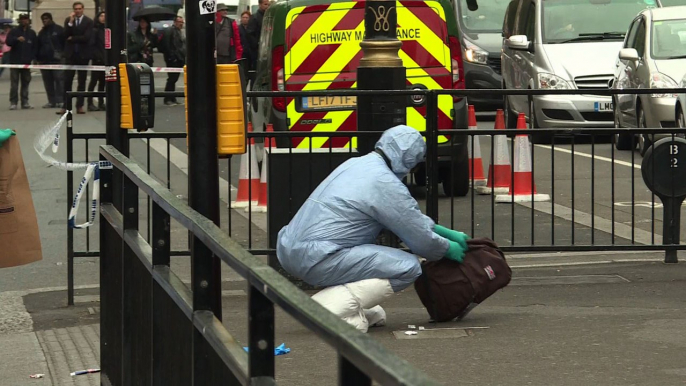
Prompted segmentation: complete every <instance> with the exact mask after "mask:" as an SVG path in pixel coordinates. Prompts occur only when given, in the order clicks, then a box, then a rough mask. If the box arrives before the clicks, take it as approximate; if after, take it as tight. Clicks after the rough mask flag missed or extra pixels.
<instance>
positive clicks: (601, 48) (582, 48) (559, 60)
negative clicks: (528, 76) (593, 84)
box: [543, 41, 622, 80]
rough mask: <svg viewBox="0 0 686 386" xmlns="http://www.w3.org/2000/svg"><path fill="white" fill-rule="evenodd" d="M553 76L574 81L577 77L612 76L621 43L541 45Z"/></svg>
mask: <svg viewBox="0 0 686 386" xmlns="http://www.w3.org/2000/svg"><path fill="white" fill-rule="evenodd" d="M543 49H544V50H545V53H546V56H547V57H548V62H549V64H550V67H552V70H553V71H554V73H555V75H557V76H561V77H563V78H566V79H567V80H574V78H576V77H578V76H589V75H613V74H614V72H615V63H616V62H617V56H618V55H619V50H621V49H622V42H619V41H612V42H580V43H563V44H545V45H543Z"/></svg>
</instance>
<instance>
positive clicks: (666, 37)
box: [612, 6, 686, 155]
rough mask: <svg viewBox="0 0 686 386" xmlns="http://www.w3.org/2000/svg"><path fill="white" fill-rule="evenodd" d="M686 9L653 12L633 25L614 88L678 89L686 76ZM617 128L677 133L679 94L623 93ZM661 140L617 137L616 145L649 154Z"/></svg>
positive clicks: (642, 15)
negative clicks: (653, 146) (675, 129)
mask: <svg viewBox="0 0 686 386" xmlns="http://www.w3.org/2000/svg"><path fill="white" fill-rule="evenodd" d="M685 44H686V6H681V7H667V8H660V9H648V10H645V11H643V12H641V13H640V14H639V15H638V16H637V17H636V18H635V19H634V21H633V22H632V23H631V26H630V27H629V32H628V33H627V36H626V39H625V40H624V48H622V50H621V51H620V52H619V58H618V60H617V64H616V66H617V69H616V71H615V78H614V82H613V84H612V88H613V89H617V90H621V89H624V88H650V89H660V88H677V87H679V85H678V84H677V81H679V80H681V79H682V77H683V76H684V73H686V45H685ZM615 98H616V99H615V101H614V102H615V103H614V105H615V107H614V109H615V114H614V116H615V126H616V127H639V128H671V127H675V126H676V116H677V115H676V112H675V103H676V101H677V95H676V94H665V93H660V92H659V91H657V92H656V93H654V94H643V95H635V94H618V95H616V96H615ZM660 137H661V136H659V135H654V136H653V135H639V136H638V139H637V140H635V139H633V138H632V137H631V135H627V134H625V135H616V136H615V146H616V147H617V149H620V150H633V149H634V148H635V146H636V145H638V148H639V151H640V153H641V155H643V154H644V153H645V152H646V150H647V149H648V147H650V145H651V143H652V142H653V141H656V140H658V139H660Z"/></svg>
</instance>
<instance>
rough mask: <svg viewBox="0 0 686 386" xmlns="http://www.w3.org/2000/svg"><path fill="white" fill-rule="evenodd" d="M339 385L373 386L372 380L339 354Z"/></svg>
mask: <svg viewBox="0 0 686 386" xmlns="http://www.w3.org/2000/svg"><path fill="white" fill-rule="evenodd" d="M338 384H339V385H341V386H371V385H372V380H371V378H369V376H368V375H367V374H365V373H363V372H362V371H360V369H358V368H357V367H355V365H354V364H352V363H350V361H349V360H347V359H346V358H345V357H344V356H343V355H341V354H338Z"/></svg>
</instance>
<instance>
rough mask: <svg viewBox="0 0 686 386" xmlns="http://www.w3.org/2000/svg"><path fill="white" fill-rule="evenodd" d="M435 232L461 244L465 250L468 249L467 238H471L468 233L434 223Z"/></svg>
mask: <svg viewBox="0 0 686 386" xmlns="http://www.w3.org/2000/svg"><path fill="white" fill-rule="evenodd" d="M434 232H436V233H437V234H438V235H440V236H443V237H445V238H446V239H448V240H450V241H454V242H456V243H458V244H460V246H461V247H462V249H463V250H465V251H466V250H467V249H468V247H467V240H469V236H468V235H467V234H466V233H462V232H458V231H454V230H452V229H449V228H446V227H444V226H441V225H438V224H436V225H434Z"/></svg>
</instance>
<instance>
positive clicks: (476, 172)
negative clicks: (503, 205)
mask: <svg viewBox="0 0 686 386" xmlns="http://www.w3.org/2000/svg"><path fill="white" fill-rule="evenodd" d="M468 119H469V121H468V125H469V129H470V130H477V129H478V127H477V125H476V112H475V111H474V106H473V105H469V118H468ZM472 141H473V142H474V145H473V147H474V154H472ZM467 153H468V154H469V181H470V182H471V184H472V186H483V185H486V177H485V176H484V164H483V161H482V160H481V143H480V142H479V136H478V135H470V136H469V138H468V142H467Z"/></svg>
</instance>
